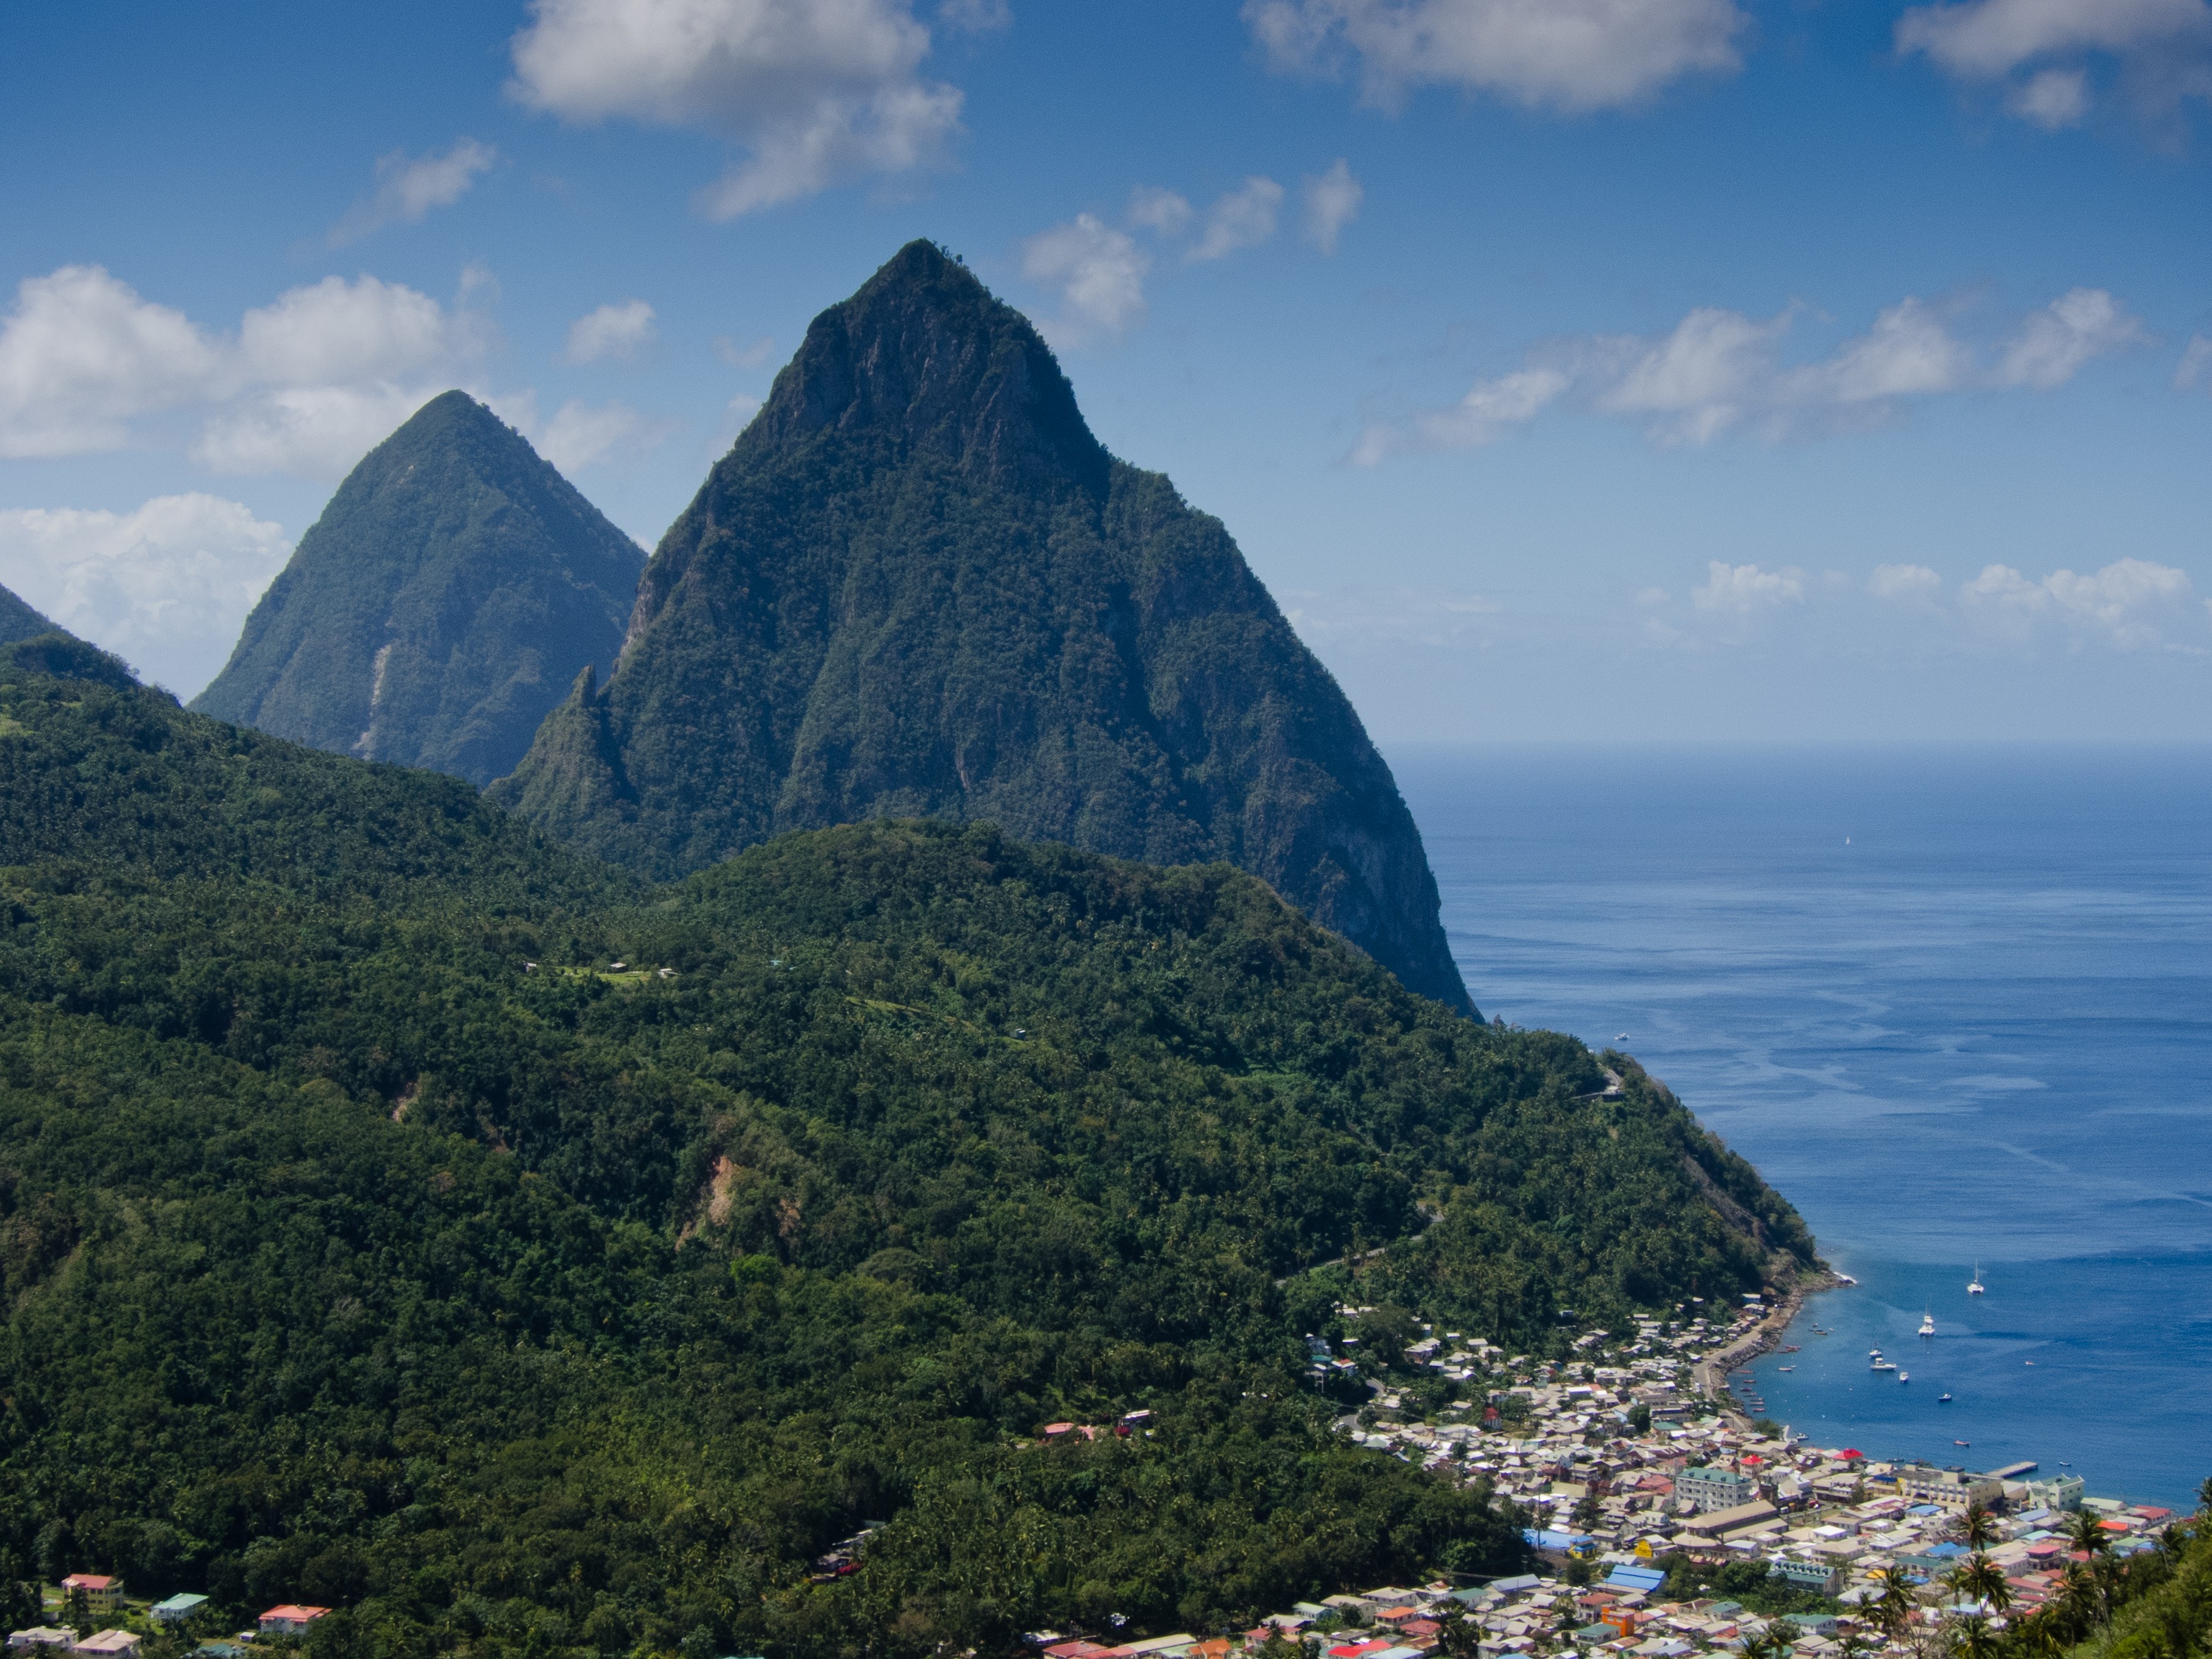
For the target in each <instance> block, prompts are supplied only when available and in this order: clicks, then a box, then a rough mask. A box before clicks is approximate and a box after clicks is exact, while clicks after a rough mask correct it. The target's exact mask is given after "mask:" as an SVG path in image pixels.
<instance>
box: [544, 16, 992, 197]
mask: <svg viewBox="0 0 2212 1659" xmlns="http://www.w3.org/2000/svg"><path fill="white" fill-rule="evenodd" d="M994 10H995V9H994V8H993V7H990V6H988V5H984V6H956V7H955V8H954V13H955V15H957V16H959V17H961V18H963V19H964V18H967V17H969V16H970V15H973V16H974V17H975V18H976V19H982V18H984V17H986V16H987V15H992V14H993V13H994ZM940 15H944V14H940ZM948 21H950V20H948ZM963 26H972V25H967V24H963ZM929 45H930V39H929V31H928V29H927V27H924V26H923V25H922V24H921V23H920V22H918V21H915V16H914V14H913V10H912V7H911V4H910V0H532V4H531V21H530V23H529V24H528V26H527V27H525V28H523V29H522V30H521V31H520V33H517V34H516V35H515V37H514V39H513V42H512V56H513V64H514V71H515V78H514V80H513V82H512V84H511V88H510V90H511V91H512V92H513V95H514V96H515V97H516V98H517V99H519V100H520V101H521V102H523V103H524V104H526V105H528V106H531V107H532V108H534V109H539V110H544V111H545V112H549V113H550V114H554V115H557V116H559V117H561V118H563V119H566V120H570V121H576V122H581V123H586V124H590V123H595V122H599V121H604V120H608V119H611V118H626V119H630V120H635V121H642V122H646V123H648V124H652V125H660V126H671V127H689V128H694V129H698V130H702V131H708V132H713V133H716V134H719V135H720V136H721V137H725V138H728V139H730V140H732V141H733V142H734V143H737V144H738V145H739V146H740V147H741V148H742V149H744V151H745V152H746V154H745V156H744V159H743V160H741V161H737V162H735V163H733V164H732V166H731V167H730V168H729V170H728V171H727V172H726V173H725V174H724V175H723V176H722V178H721V179H720V180H718V181H717V182H716V183H714V184H713V185H709V186H708V187H707V188H706V189H705V190H703V191H701V192H700V194H699V197H698V204H699V206H700V208H701V210H702V211H703V212H704V213H706V214H707V216H708V217H710V218H715V219H731V218H735V217H737V216H738V215H740V214H744V213H750V212H753V211H755V210H758V209H762V208H766V207H772V206H774V205H775V204H779V203H782V202H788V201H793V200H795V199H797V198H798V197H803V196H809V195H812V194H814V193H815V192H817V191H821V190H824V189H827V188H828V187H829V186H830V185H836V184H842V183H844V182H847V181H848V180H851V179H856V178H860V177H863V176H866V175H868V174H881V175H896V174H900V173H909V172H912V171H914V170H915V169H916V168H919V167H926V166H928V165H930V164H931V163H933V162H934V161H936V160H937V159H938V157H939V155H940V153H941V152H942V149H943V148H944V145H945V143H946V141H947V140H948V139H949V138H950V137H951V136H952V134H954V133H955V132H956V131H958V130H959V125H960V108H961V102H962V94H961V93H960V90H959V89H958V88H956V87H951V86H948V85H945V84H944V83H942V82H930V81H925V80H923V79H922V78H921V76H920V75H919V74H918V72H917V71H918V70H919V69H920V67H921V61H922V59H923V58H925V57H926V56H927V54H928V52H929Z"/></svg>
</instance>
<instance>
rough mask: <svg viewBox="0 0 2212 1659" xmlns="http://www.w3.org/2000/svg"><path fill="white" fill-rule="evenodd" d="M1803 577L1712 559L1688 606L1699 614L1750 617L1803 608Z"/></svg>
mask: <svg viewBox="0 0 2212 1659" xmlns="http://www.w3.org/2000/svg"><path fill="white" fill-rule="evenodd" d="M1804 599H1805V573H1804V572H1803V571H1802V570H1799V569H1797V568H1795V567H1790V568H1784V569H1781V570H1762V569H1761V568H1759V566H1757V565H1755V564H1730V563H1729V562H1727V561H1726V560H1725V559H1712V560H1710V561H1708V562H1707V563H1706V565H1705V580H1704V581H1703V582H1702V583H1700V584H1699V586H1696V587H1693V588H1692V589H1691V590H1690V602H1691V603H1692V605H1696V606H1697V607H1698V609H1699V610H1700V611H1725V612H1728V613H1729V614H1732V615H1735V616H1739V617H1742V616H1749V615H1750V614H1752V613H1753V611H1771V610H1772V609H1773V608H1774V607H1775V606H1777V605H1802V603H1804Z"/></svg>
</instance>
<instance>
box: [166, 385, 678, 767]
mask: <svg viewBox="0 0 2212 1659" xmlns="http://www.w3.org/2000/svg"><path fill="white" fill-rule="evenodd" d="M643 564H644V555H643V554H642V552H641V551H640V550H639V548H638V546H637V544H635V542H633V541H631V540H630V538H629V537H628V536H626V535H624V534H623V532H621V531H619V530H617V529H616V528H615V526H613V525H611V524H610V523H608V522H607V520H605V517H603V516H602V515H601V514H600V513H599V509H598V508H596V507H593V506H592V504H591V503H590V502H589V501H586V500H585V499H584V498H583V496H582V495H579V494H578V493H577V491H576V489H575V488H574V486H573V485H572V484H570V483H568V480H567V479H566V478H563V477H562V476H561V475H560V473H559V472H557V471H555V470H554V468H553V467H552V466H551V465H549V464H548V463H547V462H545V461H544V459H540V457H539V456H538V453H537V452H536V451H534V450H533V449H532V448H531V447H530V445H529V444H528V443H527V442H526V441H525V440H524V439H523V437H522V436H521V435H520V434H519V433H517V432H515V431H513V429H512V428H509V427H508V426H507V424H506V423H505V422H502V421H501V420H500V418H499V417H498V416H495V415H494V414H493V413H492V412H491V411H490V410H488V409H486V408H485V407H484V406H483V404H479V403H477V401H476V400H475V399H474V398H470V397H469V396H467V395H466V394H465V393H464V392H447V393H445V394H444V395H443V396H441V397H439V398H433V399H432V400H431V401H430V402H429V403H428V404H425V405H423V407H422V409H421V410H418V411H416V414H415V415H414V416H412V417H411V418H410V420H409V421H408V422H406V424H405V425H404V426H402V427H401V428H399V429H398V431H397V432H395V433H393V434H392V436H391V437H389V438H387V439H386V440H385V441H384V442H383V443H381V444H380V445H379V446H378V447H376V448H375V449H374V450H372V451H371V452H370V453H368V456H367V457H365V458H364V459H362V463H361V465H358V466H356V468H354V470H353V471H352V472H351V473H350V474H349V475H348V477H347V478H346V480H345V482H344V483H342V484H340V485H339V486H338V489H337V494H336V495H333V496H332V497H331V503H330V505H329V506H328V507H325V509H324V511H323V515H322V517H321V519H320V520H318V521H317V522H316V524H315V525H314V526H313V528H312V529H310V530H309V531H308V532H307V534H306V535H305V536H302V537H301V538H300V545H299V547H298V549H297V550H295V552H294V554H293V556H292V560H291V562H290V563H289V565H287V566H286V567H285V568H284V571H283V574H281V575H279V576H278V577H277V578H276V581H275V582H274V583H272V584H271V585H270V589H269V592H267V593H265V594H264V595H263V596H262V599H261V603H260V604H259V605H257V606H255V608H254V611H253V614H252V616H251V617H248V618H247V619H246V629H245V631H244V633H243V634H242V635H240V639H239V642H238V647H237V649H236V650H235V651H234V652H233V653H232V654H231V659H230V661H229V663H228V665H227V666H225V668H224V669H223V671H222V673H221V674H219V675H217V676H216V679H215V681H214V683H213V684H210V685H209V687H208V688H207V690H204V691H203V692H202V693H200V695H199V696H198V697H197V698H196V699H194V701H193V703H192V707H193V708H194V709H196V710H197V711H198V712H200V713H202V714H213V715H216V717H218V718H219V719H222V720H231V721H234V722H235V723H237V724H239V725H241V726H256V727H258V728H259V729H260V730H262V731H264V732H270V733H271V734H272V735H274V736H276V737H281V738H292V739H293V740H295V741H296V742H300V743H306V744H313V745H314V746H315V747H316V748H319V749H328V750H337V751H338V752H340V753H349V754H355V755H360V756H363V757H367V758H368V759H371V760H386V761H396V762H398V763H401V764H403V765H408V766H421V767H428V768H431V769H435V770H437V771H441V772H450V773H453V774H454V775H457V776H459V777H464V778H466V779H468V780H469V781H471V782H472V783H476V784H479V785H481V784H483V783H487V782H489V781H490V780H492V779H494V778H495V777H499V776H501V775H502V774H504V773H507V772H508V771H511V770H512V769H513V767H514V764H515V763H516V762H517V761H518V760H520V758H521V757H522V755H523V753H524V751H525V750H527V749H528V747H529V745H530V740H531V738H532V736H533V735H534V734H535V733H536V732H537V730H538V723H539V722H540V721H541V720H544V717H545V714H546V713H547V711H549V710H550V709H551V708H554V707H555V706H556V705H557V704H558V703H559V702H560V701H561V698H562V695H563V694H564V693H565V692H566V690H567V689H568V684H569V682H570V681H571V680H572V679H573V678H574V677H575V674H576V672H577V671H578V670H579V669H580V668H581V667H583V666H584V665H586V664H588V663H595V662H596V663H606V664H609V665H611V664H612V662H613V660H614V657H615V653H617V651H618V650H619V649H620V648H621V641H622V629H623V622H624V621H625V619H626V618H627V617H628V615H629V609H630V605H631V603H632V601H633V599H634V597H635V593H636V591H637V578H638V574H639V572H640V570H641V568H642V566H643Z"/></svg>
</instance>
